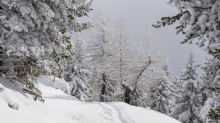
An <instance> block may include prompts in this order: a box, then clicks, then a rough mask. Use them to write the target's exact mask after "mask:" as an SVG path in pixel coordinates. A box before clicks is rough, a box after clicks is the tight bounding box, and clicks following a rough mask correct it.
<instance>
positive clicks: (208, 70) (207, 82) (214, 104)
mask: <svg viewBox="0 0 220 123" xmlns="http://www.w3.org/2000/svg"><path fill="white" fill-rule="evenodd" d="M219 64H220V61H219V60H218V59H217V58H207V63H205V66H204V67H203V70H204V72H205V74H204V75H203V76H202V77H201V78H202V80H203V83H204V88H203V103H204V106H203V108H202V110H201V112H200V118H201V119H202V120H203V121H204V122H205V121H209V120H214V121H215V122H218V120H219V118H220V114H219V109H220V106H219V101H220V95H219V90H220V84H219V79H220V76H219V75H220V70H219V69H220V68H219V67H220V66H219Z"/></svg>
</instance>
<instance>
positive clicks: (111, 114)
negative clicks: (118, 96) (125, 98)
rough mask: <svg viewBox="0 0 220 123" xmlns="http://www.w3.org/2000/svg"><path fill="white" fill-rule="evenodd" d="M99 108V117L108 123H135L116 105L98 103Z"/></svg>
mask: <svg viewBox="0 0 220 123" xmlns="http://www.w3.org/2000/svg"><path fill="white" fill-rule="evenodd" d="M98 104H99V106H100V107H101V108H100V110H99V115H101V116H102V117H103V118H105V119H106V120H108V121H109V122H110V123H135V122H134V121H133V120H132V119H131V118H130V117H129V116H128V115H127V113H126V111H125V110H124V109H123V108H122V107H121V106H120V105H119V104H117V103H111V104H106V103H98Z"/></svg>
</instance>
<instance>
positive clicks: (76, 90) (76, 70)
mask: <svg viewBox="0 0 220 123" xmlns="http://www.w3.org/2000/svg"><path fill="white" fill-rule="evenodd" d="M82 43H83V41H82V39H80V38H79V35H78V37H77V40H76V45H75V47H74V48H75V54H74V55H73V56H72V57H73V59H72V60H70V61H69V62H68V65H67V67H66V69H65V80H66V81H67V82H69V85H70V94H71V95H72V96H75V97H76V98H78V99H79V100H81V101H84V102H85V101H88V95H89V94H90V88H89V87H88V84H87V83H86V78H87V77H88V74H89V73H88V71H89V69H88V67H87V66H86V65H85V63H84V56H85V55H84V52H83V49H82Z"/></svg>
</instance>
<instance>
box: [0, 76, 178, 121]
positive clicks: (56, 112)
mask: <svg viewBox="0 0 220 123" xmlns="http://www.w3.org/2000/svg"><path fill="white" fill-rule="evenodd" d="M51 80H52V77H42V78H40V79H39V80H38V82H39V87H40V89H41V91H42V93H43V98H44V99H45V102H44V104H43V103H42V102H39V101H34V100H33V98H32V96H31V95H29V94H24V93H23V92H22V90H21V89H19V88H18V87H16V86H15V85H14V84H13V83H11V82H9V81H8V80H6V79H4V78H0V84H2V85H3V86H4V91H2V92H0V122H1V123H180V122H179V121H177V120H175V119H173V118H171V117H169V116H166V115H164V114H161V113H159V112H156V111H153V110H150V109H144V108H140V107H135V106H130V105H127V104H125V103H121V102H111V103H93V102H90V103H88V102H87V103H84V102H81V101H78V100H77V99H76V98H74V97H72V96H70V95H68V94H66V93H65V92H63V91H62V90H60V89H55V88H54V87H53V82H52V81H51ZM58 81H60V80H57V81H56V80H55V83H57V82H58ZM60 82H62V81H60ZM62 83H63V82H62ZM58 84H59V83H58ZM62 85H63V84H62ZM56 88H59V87H56ZM62 88H63V86H62ZM10 102H11V104H14V103H17V104H18V105H19V106H18V110H15V109H11V108H9V107H8V103H10Z"/></svg>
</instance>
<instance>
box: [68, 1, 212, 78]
mask: <svg viewBox="0 0 220 123" xmlns="http://www.w3.org/2000/svg"><path fill="white" fill-rule="evenodd" d="M166 1H168V0H94V2H93V5H92V8H93V11H92V12H90V13H89V16H92V15H93V13H94V11H97V10H98V9H100V10H101V11H102V12H103V15H104V17H108V16H110V17H111V18H112V19H113V20H117V19H118V17H119V15H120V14H121V13H122V14H123V17H124V19H125V22H126V24H127V30H128V32H129V37H130V39H131V40H132V41H133V45H134V47H137V46H138V43H137V42H138V41H137V39H138V35H143V34H144V31H145V29H146V27H147V26H150V27H151V25H152V24H156V22H157V21H159V20H160V19H161V17H164V16H173V15H176V14H178V11H177V9H176V8H174V7H172V6H170V5H168V4H167V3H166ZM80 21H82V22H87V21H90V22H92V21H91V19H90V18H81V19H80ZM177 24H178V22H177V23H176V24H174V25H171V26H167V27H162V28H159V29H154V28H153V27H152V29H153V32H155V33H156V35H157V38H156V39H155V42H156V43H157V44H158V45H156V46H154V47H153V48H154V49H156V50H159V51H161V53H162V54H163V55H164V56H166V57H169V59H170V61H169V64H170V65H171V68H172V71H173V75H177V76H180V75H181V70H182V69H183V68H184V67H185V64H186V59H188V56H189V55H188V54H189V52H190V51H191V50H192V52H193V53H194V55H195V61H196V63H198V64H203V63H204V62H205V57H206V56H208V55H207V53H206V52H204V51H203V50H202V49H201V48H198V47H197V45H195V42H196V40H195V41H194V42H193V44H192V45H190V44H188V43H187V44H180V41H183V39H184V36H183V35H181V34H180V35H176V31H175V27H176V25H177ZM84 32H85V31H84ZM85 35H87V33H85V34H84V37H86V36H85ZM72 36H73V38H72V39H75V37H74V36H75V35H72ZM202 72H203V71H202V70H201V69H200V68H198V74H199V75H201V74H202Z"/></svg>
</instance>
